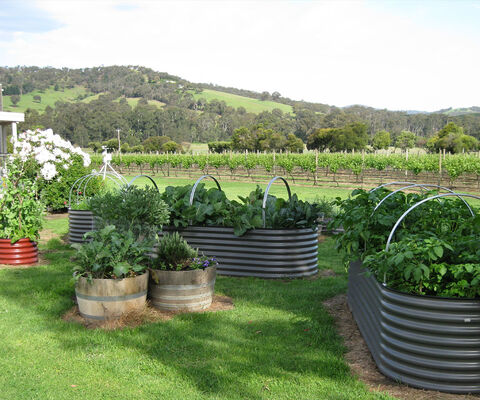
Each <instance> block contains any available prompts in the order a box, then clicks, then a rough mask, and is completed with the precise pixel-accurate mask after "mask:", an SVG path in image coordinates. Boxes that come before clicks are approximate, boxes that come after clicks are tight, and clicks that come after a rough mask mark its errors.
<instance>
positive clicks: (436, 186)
mask: <svg viewBox="0 0 480 400" xmlns="http://www.w3.org/2000/svg"><path fill="white" fill-rule="evenodd" d="M416 187H420V188H422V189H427V187H435V188H437V189H442V190H445V191H447V192H449V193H455V192H454V191H453V190H452V189H449V188H447V187H444V186H440V185H435V184H429V183H413V184H411V185H409V186H404V187H401V188H400V189H397V190H395V191H393V192H391V193H389V194H387V195H386V196H385V197H384V198H383V199H382V200H380V202H379V203H378V204H377V205H376V206H375V208H374V209H373V211H372V214H371V216H372V215H373V214H375V211H377V209H378V208H379V207H380V206H381V205H382V203H383V202H384V201H385V200H387V199H388V198H389V197H391V196H393V195H394V194H396V193H398V192H401V191H402V190H404V189H411V188H416ZM458 198H459V199H460V200H462V201H463V202H464V203H465V205H466V206H467V208H468V210H469V211H470V213H471V214H472V215H473V211H472V208H471V207H470V204H468V203H467V202H466V201H465V199H463V198H462V197H461V196H458Z"/></svg>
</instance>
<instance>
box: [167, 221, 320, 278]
mask: <svg viewBox="0 0 480 400" xmlns="http://www.w3.org/2000/svg"><path fill="white" fill-rule="evenodd" d="M163 230H164V231H165V232H172V231H178V233H180V235H182V236H183V237H184V238H185V240H186V241H187V242H188V244H189V245H190V246H192V247H193V248H195V249H197V248H198V250H199V253H203V254H205V255H206V256H209V257H213V256H215V257H216V258H217V260H218V263H219V266H218V268H217V272H218V274H219V275H229V276H253V277H259V278H301V277H307V276H311V275H315V274H316V273H317V272H318V238H317V232H316V231H314V230H312V229H254V230H251V231H249V232H247V233H246V234H245V235H243V236H235V235H234V234H233V228H224V227H212V226H207V227H199V226H189V227H187V228H174V227H164V228H163ZM160 235H161V233H160Z"/></svg>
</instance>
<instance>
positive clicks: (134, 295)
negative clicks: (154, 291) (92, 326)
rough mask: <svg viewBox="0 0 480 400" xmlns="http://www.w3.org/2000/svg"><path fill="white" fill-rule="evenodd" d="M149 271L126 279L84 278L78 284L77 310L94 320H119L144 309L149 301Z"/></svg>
mask: <svg viewBox="0 0 480 400" xmlns="http://www.w3.org/2000/svg"><path fill="white" fill-rule="evenodd" d="M148 275H149V274H148V271H146V272H145V273H144V274H142V275H138V276H134V277H132V278H124V279H92V281H91V282H89V281H88V280H87V278H83V277H81V278H80V279H79V280H78V281H77V283H76V285H75V294H76V296H77V304H78V311H79V313H80V315H81V316H82V317H84V318H86V319H91V320H106V319H116V318H120V317H121V316H122V315H123V314H125V313H127V312H129V311H134V310H141V309H142V308H143V307H144V306H145V302H146V300H147V289H148Z"/></svg>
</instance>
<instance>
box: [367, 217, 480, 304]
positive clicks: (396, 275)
mask: <svg viewBox="0 0 480 400" xmlns="http://www.w3.org/2000/svg"><path fill="white" fill-rule="evenodd" d="M475 221H476V222H475V223H476V224H477V229H476V232H475V233H474V232H472V230H471V229H469V230H470V231H471V233H470V234H468V235H465V232H462V233H463V235H462V240H460V241H459V240H458V238H459V235H458V232H457V233H455V234H449V235H443V236H444V237H445V238H444V239H441V238H439V237H437V236H436V235H429V236H426V235H425V234H423V235H422V234H418V235H410V236H408V237H406V238H404V239H402V240H401V241H399V242H396V243H392V245H391V247H390V248H389V251H385V250H382V251H380V252H379V253H377V254H374V255H371V256H368V257H366V258H365V260H364V265H365V267H367V268H368V269H369V270H370V271H371V272H372V273H374V274H375V276H376V277H377V279H379V280H381V279H383V277H384V276H385V277H386V279H387V283H388V286H391V287H394V288H395V289H397V290H401V291H403V292H406V293H411V294H419V295H430V296H445V297H469V298H474V297H480V263H479V262H478V257H479V255H480V245H479V241H478V239H479V235H478V233H480V232H479V229H478V222H479V219H478V217H477V218H476V220H475ZM470 223H471V221H470Z"/></svg>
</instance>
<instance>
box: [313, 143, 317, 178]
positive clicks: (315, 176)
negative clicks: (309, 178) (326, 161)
mask: <svg viewBox="0 0 480 400" xmlns="http://www.w3.org/2000/svg"><path fill="white" fill-rule="evenodd" d="M317 180H318V149H315V175H314V176H313V184H314V185H316V184H317Z"/></svg>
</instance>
